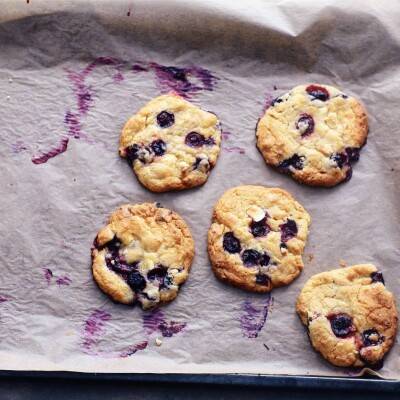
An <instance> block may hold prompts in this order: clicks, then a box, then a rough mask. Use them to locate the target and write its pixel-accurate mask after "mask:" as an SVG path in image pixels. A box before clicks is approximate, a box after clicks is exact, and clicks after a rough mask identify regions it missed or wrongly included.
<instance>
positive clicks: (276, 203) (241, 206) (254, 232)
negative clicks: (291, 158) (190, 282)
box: [208, 186, 311, 292]
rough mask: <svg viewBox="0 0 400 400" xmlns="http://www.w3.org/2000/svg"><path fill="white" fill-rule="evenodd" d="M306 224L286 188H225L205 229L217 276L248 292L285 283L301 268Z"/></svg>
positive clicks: (302, 211)
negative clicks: (211, 219)
mask: <svg viewBox="0 0 400 400" xmlns="http://www.w3.org/2000/svg"><path fill="white" fill-rule="evenodd" d="M310 222H311V219H310V216H309V214H308V213H307V211H306V210H305V209H304V208H303V207H302V206H301V205H300V204H299V203H298V202H297V201H295V200H294V198H293V197H292V196H291V195H290V194H289V193H287V192H285V191H284V190H281V189H276V188H266V187H263V186H238V187H235V188H233V189H230V190H228V191H227V192H225V193H224V195H223V196H222V197H221V198H220V199H219V200H218V202H217V204H216V205H215V208H214V214H213V221H212V225H211V227H210V229H209V231H208V253H209V256H210V260H211V263H212V267H213V270H214V273H215V275H216V276H217V277H218V278H219V279H221V280H222V281H226V282H228V283H231V284H232V285H235V286H239V287H241V288H242V289H245V290H249V291H252V292H269V291H270V290H271V289H272V288H274V287H277V286H283V285H287V284H289V283H290V282H292V281H293V279H295V278H296V277H297V275H299V273H300V272H301V270H302V269H303V260H302V254H303V250H304V246H305V243H306V240H307V235H308V227H309V225H310Z"/></svg>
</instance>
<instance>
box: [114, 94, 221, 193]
mask: <svg viewBox="0 0 400 400" xmlns="http://www.w3.org/2000/svg"><path fill="white" fill-rule="evenodd" d="M220 148H221V130H220V126H219V122H218V119H217V117H216V115H215V114H213V113H210V112H207V111H203V110H201V109H200V108H199V107H197V106H195V105H193V104H191V103H189V102H188V101H186V100H184V99H182V98H181V97H179V96H177V95H163V96H159V97H157V98H155V99H153V100H151V101H150V102H149V103H147V104H146V105H145V106H144V107H143V108H142V109H141V110H139V112H138V113H137V114H135V115H134V116H133V117H131V118H130V119H129V120H128V122H127V123H126V124H125V126H124V128H123V130H122V133H121V137H120V146H119V153H120V155H121V156H122V157H125V158H126V159H127V160H128V162H129V163H130V164H131V165H132V168H133V171H134V172H135V174H136V175H137V177H138V179H139V181H140V182H141V183H142V184H143V185H144V186H145V187H146V188H147V189H149V190H151V191H154V192H166V191H169V190H182V189H187V188H191V187H195V186H199V185H202V184H203V183H205V182H206V181H207V179H208V176H209V174H210V171H211V169H212V168H213V167H214V166H215V164H216V162H217V158H218V155H219V153H220Z"/></svg>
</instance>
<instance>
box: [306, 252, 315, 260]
mask: <svg viewBox="0 0 400 400" xmlns="http://www.w3.org/2000/svg"><path fill="white" fill-rule="evenodd" d="M307 258H308V262H311V261H312V260H314V254H312V253H310V254H307Z"/></svg>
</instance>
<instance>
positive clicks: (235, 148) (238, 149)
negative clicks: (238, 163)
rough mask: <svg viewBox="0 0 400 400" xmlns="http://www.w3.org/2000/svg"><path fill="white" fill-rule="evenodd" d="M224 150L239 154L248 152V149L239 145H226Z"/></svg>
mask: <svg viewBox="0 0 400 400" xmlns="http://www.w3.org/2000/svg"><path fill="white" fill-rule="evenodd" d="M224 150H225V151H227V152H228V153H239V154H245V153H246V150H245V149H244V148H243V147H239V146H232V147H224Z"/></svg>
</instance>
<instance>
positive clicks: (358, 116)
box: [256, 84, 368, 186]
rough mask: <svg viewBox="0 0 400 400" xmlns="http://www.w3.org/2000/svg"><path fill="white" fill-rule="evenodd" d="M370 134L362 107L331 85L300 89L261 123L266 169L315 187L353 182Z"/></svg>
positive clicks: (259, 134) (258, 134)
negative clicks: (267, 167) (357, 162)
mask: <svg viewBox="0 0 400 400" xmlns="http://www.w3.org/2000/svg"><path fill="white" fill-rule="evenodd" d="M367 134H368V121H367V115H366V112H365V109H364V107H363V106H362V105H361V103H359V102H358V101H357V100H356V99H355V98H354V97H351V96H347V95H346V94H344V93H342V92H340V91H339V90H338V89H336V88H334V87H332V86H327V85H317V84H311V85H301V86H297V87H295V88H294V89H292V90H291V91H290V92H288V93H286V94H284V95H283V96H281V97H278V98H276V99H275V100H274V101H273V102H272V104H271V106H270V107H269V108H268V109H267V111H266V112H265V114H264V116H263V117H262V118H261V119H260V120H259V122H258V124H257V128H256V137H257V147H258V149H259V150H260V152H261V154H262V155H263V157H264V159H265V161H266V162H267V164H269V165H271V166H273V167H275V168H277V169H278V170H279V171H281V172H283V173H287V174H290V175H291V176H292V177H293V178H294V179H295V180H297V181H299V182H301V183H305V184H307V185H312V186H334V185H336V184H338V183H340V182H342V181H346V180H349V179H350V178H351V175H352V163H353V162H355V161H357V160H358V159H359V156H360V149H361V147H362V146H363V145H364V144H365V142H366V140H367Z"/></svg>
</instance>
